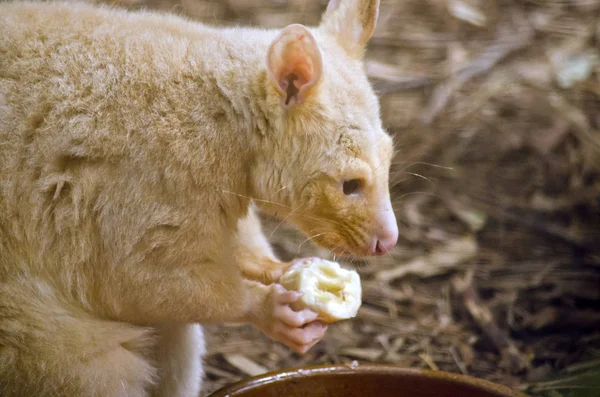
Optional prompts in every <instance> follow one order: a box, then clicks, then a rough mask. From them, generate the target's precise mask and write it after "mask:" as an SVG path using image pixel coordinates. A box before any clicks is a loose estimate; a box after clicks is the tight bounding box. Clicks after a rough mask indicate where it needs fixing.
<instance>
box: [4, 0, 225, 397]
mask: <svg viewBox="0 0 600 397" xmlns="http://www.w3.org/2000/svg"><path fill="white" fill-rule="evenodd" d="M0 31H1V32H2V34H1V35H0V394H1V395H3V396H21V395H39V396H42V395H92V394H91V393H96V392H97V393H100V394H102V395H116V394H115V393H117V391H118V393H121V394H122V395H132V396H133V395H135V396H138V395H139V396H142V395H146V394H145V392H146V391H147V390H148V385H149V384H150V383H152V379H153V377H154V373H155V369H154V368H153V367H152V366H151V365H150V364H149V361H148V360H147V353H148V351H149V349H150V346H151V345H152V343H153V338H152V337H151V336H150V334H149V331H148V329H146V328H144V327H136V326H131V325H127V324H124V323H117V322H111V321H107V318H103V317H102V316H101V315H102V313H101V312H98V308H99V307H100V306H102V305H104V306H105V307H106V308H107V310H106V313H109V312H110V309H111V307H110V306H111V297H110V296H107V295H106V293H103V294H101V295H100V294H98V295H95V294H96V293H97V292H98V288H96V287H97V286H98V283H105V284H109V285H110V283H111V280H110V279H109V278H108V277H107V276H106V275H107V270H108V269H109V267H110V265H112V263H110V260H111V259H112V258H114V257H110V256H109V255H108V253H110V254H114V253H117V254H118V250H117V249H112V250H111V249H108V250H105V251H103V246H105V245H106V244H110V243H111V241H107V240H106V239H103V238H102V236H101V234H102V233H103V228H105V229H108V228H111V229H110V230H108V231H107V233H106V235H107V236H112V237H111V238H112V239H113V241H114V242H115V244H121V245H123V246H124V245H125V243H126V242H123V241H122V240H123V239H122V235H120V234H119V233H120V230H127V232H128V233H129V234H130V237H131V239H132V240H133V239H136V238H138V237H139V236H135V233H136V230H137V229H136V227H139V233H140V234H141V233H144V232H145V230H146V229H145V228H146V227H147V225H149V224H154V225H156V224H158V225H160V224H161V222H162V223H169V222H171V221H172V222H177V221H179V218H177V217H176V215H174V212H173V211H171V209H172V208H169V207H168V206H164V207H161V204H162V203H163V202H170V203H173V205H174V206H176V205H177V200H178V199H177V192H176V191H175V189H173V192H168V190H169V187H170V186H174V185H177V182H178V181H177V180H166V179H164V178H165V175H164V174H161V175H158V174H153V173H152V172H153V171H152V170H151V169H147V168H151V167H147V165H149V164H152V165H155V166H156V169H163V170H164V169H168V168H169V169H172V170H174V171H173V173H174V174H177V176H178V177H180V176H181V175H182V174H184V173H182V172H179V171H180V170H179V169H177V166H176V164H177V163H178V160H179V163H184V162H186V161H187V159H188V158H189V153H187V152H186V150H188V149H189V150H196V152H195V153H196V154H201V156H198V157H201V159H202V160H204V161H206V163H210V161H211V156H213V157H214V156H215V155H214V153H212V152H211V151H210V150H209V149H207V148H210V147H211V145H212V142H211V143H209V144H207V141H211V140H212V139H213V137H214V128H211V125H212V124H211V123H210V122H209V120H206V123H204V125H203V127H204V128H203V129H200V130H199V129H198V121H199V120H191V119H190V118H185V117H184V118H181V117H179V115H181V114H184V115H185V114H188V115H189V117H192V116H191V115H192V112H191V110H192V108H196V109H199V110H198V114H200V115H206V117H207V118H209V117H211V114H210V110H211V109H210V106H215V107H217V108H218V107H219V106H220V104H219V103H218V101H215V100H213V101H210V102H207V101H204V102H202V95H203V93H202V92H201V90H199V89H198V85H192V84H191V83H190V82H191V81H193V80H194V78H193V76H191V73H192V70H194V73H204V74H205V75H207V74H210V68H211V65H210V63H211V62H214V61H213V60H210V59H208V60H207V62H206V63H204V64H202V63H195V62H194V61H193V59H197V57H195V56H190V53H189V52H190V51H191V50H190V43H192V42H195V43H198V42H202V41H203V40H204V39H205V38H208V37H212V36H213V35H214V34H215V33H214V31H213V30H211V29H210V28H207V27H204V26H202V25H199V24H192V23H188V22H186V21H184V20H183V19H180V18H177V17H174V16H165V15H157V14H152V13H135V14H131V13H126V12H124V11H119V10H113V9H109V8H104V9H101V8H98V7H93V6H90V5H85V4H75V3H28V2H15V3H2V4H0ZM210 42H211V41H210V40H206V43H207V45H208V46H210ZM205 47H206V46H198V45H196V46H195V50H192V51H198V50H202V51H204V50H206V48H205ZM208 50H210V49H208ZM192 55H193V54H192ZM196 55H197V54H196ZM203 69H206V70H203ZM199 83H200V86H202V82H199ZM206 84H211V76H207V81H206ZM206 84H205V85H204V86H205V88H206V89H207V90H208V88H209V87H206ZM192 96H193V98H194V99H198V100H199V101H194V100H191V97H192ZM203 103H204V104H205V105H202V104H203ZM173 109H178V110H179V112H173ZM186 110H189V112H187V113H186ZM174 113H177V114H174ZM200 121H201V120H200ZM163 126H168V128H166V127H163ZM186 134H187V135H188V136H192V134H193V135H194V136H195V137H196V141H197V142H196V146H195V147H192V146H194V145H191V144H190V145H187V146H185V147H181V139H182V137H183V138H185V137H186ZM199 134H205V136H206V139H205V140H204V141H203V140H202V139H198V138H197V137H198V135H199ZM211 134H212V135H211ZM172 144H173V145H174V144H177V145H179V146H178V147H172ZM203 145H204V147H203ZM198 150H204V152H198ZM177 155H179V156H180V157H181V158H179V159H178V158H177ZM213 161H214V160H213ZM159 164H169V166H166V165H165V166H164V167H160V166H158V165H159ZM136 178H137V179H136ZM169 183H172V185H169ZM158 185H160V186H161V189H160V191H158V190H157V191H153V190H152V188H153V187H154V186H158ZM143 189H148V190H146V191H144V190H143ZM144 192H147V193H148V194H147V196H148V197H149V198H148V200H150V201H152V200H153V205H154V206H155V207H152V208H149V207H144V204H145V203H144V202H143V198H144V196H146V195H145V194H144ZM161 195H163V196H161ZM171 199H172V200H171ZM136 200H137V201H136ZM109 202H110V205H112V207H111V206H109V205H107V203H109ZM127 205H129V206H131V207H134V206H136V205H138V206H139V207H140V211H144V210H145V211H146V214H145V217H144V216H140V214H139V213H136V212H135V211H134V210H131V209H130V208H127V207H126V206H127ZM119 211H121V214H120V213H119ZM153 211H154V212H153ZM111 214H112V215H111ZM111 216H112V218H116V219H117V220H116V221H114V222H113V223H110V222H109V221H107V222H104V223H103V221H102V219H103V218H102V217H104V219H110V217H111ZM176 218H177V219H176ZM128 220H131V222H132V223H130V224H128V223H127V222H128ZM136 222H137V223H136ZM142 222H146V223H145V224H142ZM119 239H121V241H119ZM115 255H116V254H115ZM104 265H106V267H102V266H104ZM107 288H108V287H106V286H102V288H101V289H102V290H103V291H106V290H107ZM94 299H95V300H96V302H92V301H93V300H94ZM99 302H100V303H99ZM94 304H96V306H94ZM99 315H100V316H99ZM109 318H110V316H109ZM25 352H27V353H26V354H25ZM66 357H70V359H68V360H65V358H66ZM25 373H27V374H28V378H29V379H23V376H22V374H25ZM46 377H47V378H48V379H52V382H45V380H44V379H45V378H46ZM3 381H7V382H9V383H8V384H9V385H10V388H8V386H5V385H4V384H3Z"/></svg>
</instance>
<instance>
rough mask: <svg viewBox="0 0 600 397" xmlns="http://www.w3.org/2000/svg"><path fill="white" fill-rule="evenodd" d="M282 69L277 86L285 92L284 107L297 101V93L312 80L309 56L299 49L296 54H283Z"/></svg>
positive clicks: (311, 66)
mask: <svg viewBox="0 0 600 397" xmlns="http://www.w3.org/2000/svg"><path fill="white" fill-rule="evenodd" d="M283 65H284V67H283V69H282V70H281V74H280V76H279V79H278V80H279V86H280V87H281V89H282V90H283V91H285V92H286V94H287V97H286V100H285V104H286V105H291V104H293V103H295V102H297V101H298V99H299V98H298V93H299V92H300V90H301V89H302V87H304V86H306V85H307V84H308V83H310V82H311V80H312V78H313V65H312V59H311V58H310V56H309V55H308V54H307V53H306V52H305V51H304V50H303V49H301V48H298V49H297V52H296V51H294V52H290V53H288V54H284V59H283Z"/></svg>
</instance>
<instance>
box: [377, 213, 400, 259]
mask: <svg viewBox="0 0 600 397" xmlns="http://www.w3.org/2000/svg"><path fill="white" fill-rule="evenodd" d="M374 232H375V233H374V236H373V243H372V245H371V247H372V250H371V251H372V255H383V254H386V253H387V252H389V251H391V250H392V249H393V248H394V247H395V246H396V243H397V242H398V224H397V223H396V216H395V215H394V211H393V210H392V209H391V208H389V209H388V210H386V211H384V212H383V213H381V214H380V215H379V216H378V217H377V219H376V222H375V231H374Z"/></svg>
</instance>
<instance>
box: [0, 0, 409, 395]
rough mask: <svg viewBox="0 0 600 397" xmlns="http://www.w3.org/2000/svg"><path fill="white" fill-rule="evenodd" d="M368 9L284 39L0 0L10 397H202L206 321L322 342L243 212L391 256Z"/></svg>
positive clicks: (362, 3) (324, 240)
mask: <svg viewBox="0 0 600 397" xmlns="http://www.w3.org/2000/svg"><path fill="white" fill-rule="evenodd" d="M378 6H379V1H377V0H345V1H341V0H338V1H335V0H332V1H331V2H330V4H329V6H328V8H327V10H326V12H325V14H324V17H323V20H322V23H321V24H320V26H318V27H315V28H307V27H305V26H302V25H290V26H288V27H286V28H284V29H283V30H280V31H276V30H262V29H251V28H227V29H223V28H213V27H208V26H205V25H202V24H200V23H195V22H190V21H187V20H185V19H183V18H181V17H177V16H173V15H165V14H159V13H154V12H128V11H125V10H117V9H113V8H110V7H106V6H103V7H101V6H94V5H90V4H79V3H73V2H37V3H36V2H21V1H16V2H4V3H1V4H0V32H1V34H0V395H1V396H2V397H14V396H20V397H25V396H28V397H29V396H31V397H33V396H35V397H46V396H68V397H71V396H78V397H79V396H85V397H87V396H135V397H138V396H170V397H183V396H197V395H198V393H199V390H200V386H201V377H202V363H201V355H202V353H203V351H204V340H203V336H202V330H201V328H200V326H199V325H198V324H202V323H220V322H239V323H249V324H253V325H254V326H256V327H257V328H259V329H260V330H261V331H262V332H264V333H265V334H266V335H268V336H270V337H271V338H273V339H275V340H278V341H281V342H283V343H285V344H286V345H287V346H289V347H290V348H291V349H293V350H295V351H297V352H300V353H302V352H305V351H306V350H308V349H309V348H310V347H311V346H313V345H314V344H315V343H317V342H318V341H319V340H320V339H321V338H322V337H323V335H324V334H325V331H326V328H327V325H326V324H323V323H321V322H318V321H315V319H316V314H315V313H314V312H312V311H310V310H308V309H304V310H301V311H294V310H292V309H291V308H290V307H289V304H290V303H293V302H295V301H296V300H297V299H298V298H299V296H298V293H295V292H292V291H286V290H285V289H284V288H283V287H281V285H279V284H277V280H278V278H279V276H280V275H281V274H282V272H283V271H284V270H285V269H286V268H287V267H288V266H290V263H281V262H280V261H279V260H278V259H277V258H276V257H275V255H274V254H273V252H272V250H271V248H270V246H269V244H268V242H267V239H266V238H265V236H264V235H263V234H262V233H261V226H260V224H259V222H258V217H257V216H256V214H255V213H254V212H253V210H252V208H253V207H252V205H253V204H252V203H255V204H256V205H259V206H260V207H261V208H262V209H263V210H264V211H266V212H267V213H270V214H272V215H275V216H277V217H279V218H280V219H282V220H287V221H290V222H292V223H293V224H295V225H296V226H297V227H298V228H299V229H300V230H301V231H303V232H304V233H306V234H307V235H308V236H310V238H311V239H312V240H313V241H315V242H316V243H317V244H319V245H321V246H324V247H326V248H329V249H330V250H331V251H332V252H334V253H336V254H340V255H343V254H353V255H372V254H380V253H384V252H386V251H388V250H390V249H391V248H392V247H393V246H394V245H395V244H396V240H397V237H398V228H397V224H396V219H395V216H394V213H393V211H392V207H391V203H390V196H389V189H388V174H389V168H390V162H391V157H392V155H393V144H392V139H391V137H390V136H389V135H388V134H387V133H386V132H385V131H384V130H383V128H382V125H381V119H380V116H379V105H378V100H377V98H376V96H375V94H374V93H373V90H372V89H371V87H370V85H369V82H368V81H367V78H366V76H365V73H364V70H363V62H362V60H361V59H362V57H363V52H364V49H365V45H366V43H367V41H368V40H369V38H370V37H371V35H372V33H373V29H374V27H375V23H376V20H377V14H378Z"/></svg>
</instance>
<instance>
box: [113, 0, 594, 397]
mask: <svg viewBox="0 0 600 397" xmlns="http://www.w3.org/2000/svg"><path fill="white" fill-rule="evenodd" d="M326 4H327V1H326V0H289V1H284V0H222V1H201V0H121V1H119V5H121V6H125V7H129V8H132V9H136V8H150V9H161V10H166V11H170V12H173V13H176V14H180V15H185V16H188V17H189V18H191V19H195V20H199V21H202V22H206V23H209V24H217V25H245V26H258V27H268V28H283V27H284V26H286V25H287V24H290V23H303V24H306V25H316V24H318V23H319V20H320V17H321V14H322V12H323V11H324V9H325V7H326ZM366 69H367V72H368V75H369V77H370V78H371V81H372V83H373V85H374V87H375V89H376V90H377V92H378V94H379V96H380V98H381V105H382V116H383V120H384V125H385V127H386V128H387V129H388V130H389V132H390V133H391V134H393V135H394V136H395V141H396V145H397V149H398V154H397V156H396V158H395V160H394V165H393V169H392V177H391V183H392V194H393V198H394V205H395V210H396V214H397V218H398V222H399V227H400V236H401V237H400V240H399V244H398V246H397V248H396V249H395V250H394V251H393V252H392V253H391V254H390V255H387V256H384V257H380V258H377V259H374V260H369V261H368V262H366V261H354V262H353V263H350V264H348V265H349V266H356V267H357V268H359V269H360V271H361V275H362V278H363V289H364V303H363V307H362V309H361V311H360V313H359V316H358V317H357V318H356V319H354V320H352V321H345V322H341V323H338V324H334V325H333V326H332V327H331V329H330V331H329V332H328V335H327V337H326V338H325V340H324V341H323V342H321V343H320V344H318V345H317V346H316V347H315V348H313V349H312V350H311V351H310V352H308V353H307V354H306V355H304V356H300V355H297V354H293V353H291V352H290V351H289V350H288V349H286V348H285V347H284V346H282V345H280V344H277V343H274V342H271V341H270V340H269V339H268V338H266V337H264V336H263V335H262V334H260V333H259V332H258V331H256V330H254V329H252V328H251V327H249V326H215V327H207V333H208V348H209V350H208V355H207V357H206V373H207V380H206V387H205V391H206V393H208V392H210V391H213V390H215V389H216V388H219V387H222V386H224V385H226V384H228V383H231V382H234V381H237V380H240V379H242V378H243V377H247V376H250V375H256V374H260V373H263V372H265V371H268V370H276V369H282V368H287V367H293V366H298V365H303V364H324V363H339V362H352V361H353V360H358V361H372V362H385V363H395V364H398V365H402V366H410V367H423V368H432V369H439V370H444V371H451V372H457V373H464V374H469V375H474V376H477V377H481V378H485V379H489V380H492V381H495V382H498V383H502V384H505V385H509V386H512V387H516V388H519V389H521V390H524V391H526V392H527V393H529V394H531V395H536V396H548V397H560V396H564V397H567V396H589V397H592V396H596V397H597V396H600V382H599V381H598V379H600V0H382V4H381V9H380V15H379V21H378V25H377V29H376V31H375V34H374V37H373V38H372V40H371V41H370V44H369V50H368V53H367V56H366ZM266 233H267V235H271V240H272V241H273V243H274V244H275V246H276V249H277V251H278V253H279V254H280V256H281V258H282V259H286V260H289V259H292V258H294V257H297V256H306V255H315V254H316V255H321V256H323V257H330V255H329V253H328V252H326V251H322V250H319V249H317V248H315V247H313V246H312V245H311V244H310V242H307V241H306V238H305V237H304V236H300V235H298V234H297V233H296V232H295V231H294V230H293V229H292V228H291V227H289V226H287V225H279V224H278V222H273V221H270V220H267V231H266Z"/></svg>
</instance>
